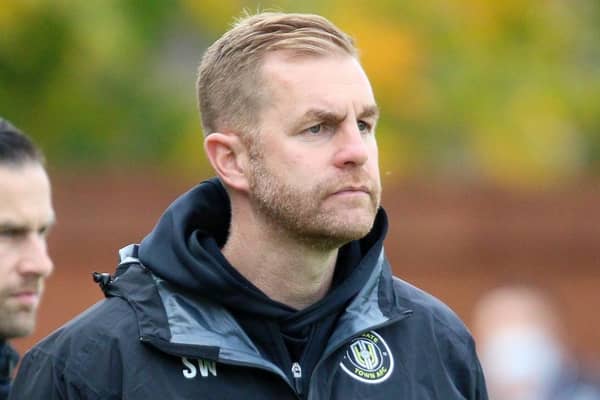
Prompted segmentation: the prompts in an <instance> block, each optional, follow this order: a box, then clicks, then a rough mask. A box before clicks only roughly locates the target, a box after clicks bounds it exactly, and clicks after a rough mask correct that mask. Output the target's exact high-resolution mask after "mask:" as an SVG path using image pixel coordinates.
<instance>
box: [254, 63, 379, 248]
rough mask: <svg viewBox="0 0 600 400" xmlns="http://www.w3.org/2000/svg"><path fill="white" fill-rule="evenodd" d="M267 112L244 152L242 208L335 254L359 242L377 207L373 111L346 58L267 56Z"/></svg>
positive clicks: (358, 73) (365, 86)
mask: <svg viewBox="0 0 600 400" xmlns="http://www.w3.org/2000/svg"><path fill="white" fill-rule="evenodd" d="M262 73H263V76H264V77H265V81H266V83H267V84H266V89H265V90H266V91H268V95H269V106H268V107H265V110H264V111H263V112H262V113H261V115H260V129H259V130H260V132H259V134H258V138H257V139H256V142H255V143H254V144H253V145H252V146H251V150H250V165H249V166H250V171H249V183H250V192H249V197H250V201H251V203H252V204H253V206H254V208H255V210H257V211H258V213H259V214H260V215H261V216H262V217H264V218H266V220H268V221H269V223H270V224H274V225H275V226H277V227H278V228H280V229H282V231H284V232H286V233H287V234H291V235H292V236H294V237H296V238H299V239H301V240H303V241H307V242H311V243H315V244H316V243H318V244H319V246H330V247H332V248H334V247H338V246H340V245H341V244H343V243H346V242H348V241H351V240H355V239H359V238H361V237H363V236H364V235H366V234H367V233H368V232H369V230H370V229H371V227H372V225H373V221H374V218H375V214H376V212H377V209H378V207H379V202H380V195H381V182H380V178H379V166H378V152H377V143H376V140H375V124H376V121H377V116H378V114H377V106H376V103H375V99H374V96H373V92H372V89H371V85H370V83H369V80H368V78H367V76H366V74H365V73H364V71H363V69H362V67H361V66H360V64H359V62H358V61H357V60H356V59H355V58H354V57H350V56H340V55H338V56H335V55H332V56H320V57H291V56H289V54H286V53H285V52H275V53H272V54H270V55H269V56H268V57H267V58H266V60H265V62H264V64H263V69H262Z"/></svg>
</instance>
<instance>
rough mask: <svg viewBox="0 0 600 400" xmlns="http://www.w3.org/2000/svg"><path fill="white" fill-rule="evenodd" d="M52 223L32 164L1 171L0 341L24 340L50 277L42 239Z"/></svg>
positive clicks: (44, 180)
mask: <svg viewBox="0 0 600 400" xmlns="http://www.w3.org/2000/svg"><path fill="white" fill-rule="evenodd" d="M53 221H54V210H53V208H52V201H51V196H50V182H49V180H48V176H47V174H46V171H45V170H44V168H43V167H42V166H41V165H40V164H38V163H34V162H26V163H25V164H23V165H19V166H12V165H0V339H5V338H13V337H20V336H25V335H28V334H30V333H31V332H32V330H33V328H34V326H35V317H36V311H37V308H38V304H39V301H40V297H41V295H42V291H43V287H44V279H45V278H46V277H47V276H48V275H49V274H50V273H51V272H52V268H53V265H52V261H51V259H50V257H49V256H48V252H47V249H46V234H47V231H48V229H49V227H50V226H51V225H52V223H53Z"/></svg>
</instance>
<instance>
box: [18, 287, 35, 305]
mask: <svg viewBox="0 0 600 400" xmlns="http://www.w3.org/2000/svg"><path fill="white" fill-rule="evenodd" d="M11 297H12V298H14V299H15V300H17V301H18V302H19V303H21V304H26V305H35V304H37V303H38V302H39V300H40V293H39V292H36V291H26V290H24V291H22V292H17V293H14V294H13V295H12V296H11Z"/></svg>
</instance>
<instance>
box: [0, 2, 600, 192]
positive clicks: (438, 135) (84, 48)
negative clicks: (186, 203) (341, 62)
mask: <svg viewBox="0 0 600 400" xmlns="http://www.w3.org/2000/svg"><path fill="white" fill-rule="evenodd" d="M244 8H245V9H247V10H249V11H250V12H254V11H257V10H265V9H266V10H285V11H299V12H316V13H321V14H323V15H325V16H327V17H329V18H331V19H332V20H333V21H334V22H336V23H337V24H339V25H340V26H341V27H342V28H343V29H345V30H347V31H348V32H350V33H351V34H352V35H353V36H354V37H355V38H356V40H357V43H358V46H359V48H360V49H361V54H362V59H363V62H364V65H365V69H366V70H367V72H368V73H369V75H370V77H371V79H372V83H373V86H374V89H375V93H376V96H377V98H378V102H379V103H380V106H381V108H382V110H383V117H382V120H381V122H380V124H379V127H378V136H379V141H380V144H381V158H382V171H383V172H384V173H385V175H386V176H389V179H396V178H400V177H402V176H405V175H414V174H444V175H448V174H449V175H452V176H455V177H456V176H462V177H471V178H477V179H494V180H497V181H500V182H508V183H523V184H530V183H536V182H543V183H550V182H555V181H557V180H560V179H564V178H570V177H573V176H577V175H585V174H598V173H600V43H599V41H600V3H598V2H597V1H595V0H548V1H545V2H543V3H542V2H539V1H537V0H506V1H502V2H490V1H485V0H456V1H449V0H432V1H428V2H404V1H395V0H380V1H378V2H372V1H371V2H367V1H355V2H352V6H349V4H348V2H346V1H341V0H324V1H314V0H305V1H291V0H289V1H283V0H281V1H266V2H264V1H263V2H258V1H243V0H219V1H216V0H209V1H202V2H198V1H193V0H171V1H160V0H152V1H149V0H147V1H140V0H107V1H103V2H80V1H74V0H62V1H50V0H45V1H44V0H35V1H34V0H29V1H25V0H4V1H3V4H2V7H0V114H2V115H4V116H6V117H7V118H10V119H12V120H14V121H15V123H16V124H18V125H19V126H22V127H23V128H24V129H25V130H27V131H28V132H31V134H32V135H34V136H36V137H37V139H38V141H39V142H40V144H41V145H42V146H44V148H45V149H46V151H47V153H48V157H49V158H50V160H51V163H52V165H60V166H63V167H73V166H78V167H87V168H102V167H105V166H107V165H111V164H117V165H119V166H120V165H122V164H123V163H125V164H128V165H140V166H142V165H147V164H152V165H154V166H158V167H176V168H179V169H180V170H181V169H183V170H203V171H206V170H207V169H208V167H207V164H206V162H205V161H204V157H203V155H202V151H201V147H202V137H201V132H200V127H199V122H198V116H197V111H196V106H195V93H194V92H195V90H194V84H193V83H194V80H195V69H196V65H197V63H198V62H199V60H200V57H201V55H202V52H203V50H204V49H205V48H206V46H207V45H208V44H209V43H211V42H212V41H213V40H214V39H216V38H217V37H218V36H219V35H220V34H221V32H223V31H224V30H225V29H227V28H228V26H230V24H231V23H232V21H233V18H234V17H235V16H239V15H240V14H241V10H242V9H244Z"/></svg>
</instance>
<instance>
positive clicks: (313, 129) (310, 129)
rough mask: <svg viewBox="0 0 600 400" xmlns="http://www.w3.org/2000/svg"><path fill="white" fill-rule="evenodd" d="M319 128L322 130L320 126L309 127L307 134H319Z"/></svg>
mask: <svg viewBox="0 0 600 400" xmlns="http://www.w3.org/2000/svg"><path fill="white" fill-rule="evenodd" d="M321 128H322V125H321V124H318V125H313V126H311V127H310V128H308V132H309V133H314V134H317V133H320V132H321Z"/></svg>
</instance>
